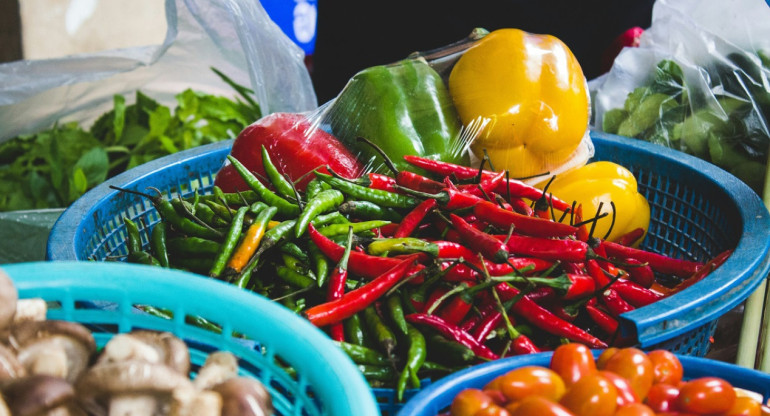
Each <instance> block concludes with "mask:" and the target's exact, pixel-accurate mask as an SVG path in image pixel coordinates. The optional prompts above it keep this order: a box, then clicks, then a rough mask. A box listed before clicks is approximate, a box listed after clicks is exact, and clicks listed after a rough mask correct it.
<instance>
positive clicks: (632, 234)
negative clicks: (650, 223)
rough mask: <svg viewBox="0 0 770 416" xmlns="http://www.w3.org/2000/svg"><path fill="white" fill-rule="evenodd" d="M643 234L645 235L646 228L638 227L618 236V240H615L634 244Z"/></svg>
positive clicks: (622, 243) (630, 244)
mask: <svg viewBox="0 0 770 416" xmlns="http://www.w3.org/2000/svg"><path fill="white" fill-rule="evenodd" d="M643 235H644V228H642V227H637V228H634V229H633V230H631V231H629V232H627V233H625V234H623V235H621V236H620V237H618V238H617V240H615V242H616V243H618V244H621V245H624V246H632V245H634V243H636V241H637V240H639V239H640V238H642V236H643Z"/></svg>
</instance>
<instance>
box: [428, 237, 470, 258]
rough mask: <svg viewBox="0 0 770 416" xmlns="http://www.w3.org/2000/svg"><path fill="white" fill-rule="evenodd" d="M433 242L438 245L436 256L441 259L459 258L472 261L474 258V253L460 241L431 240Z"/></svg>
mask: <svg viewBox="0 0 770 416" xmlns="http://www.w3.org/2000/svg"><path fill="white" fill-rule="evenodd" d="M431 242H432V243H433V244H436V245H437V246H438V257H439V258H443V259H459V258H461V257H462V258H463V259H465V260H469V261H472V260H473V259H475V258H476V253H475V252H474V251H473V250H471V249H469V248H468V247H465V246H464V245H462V244H461V243H457V242H454V241H445V240H431Z"/></svg>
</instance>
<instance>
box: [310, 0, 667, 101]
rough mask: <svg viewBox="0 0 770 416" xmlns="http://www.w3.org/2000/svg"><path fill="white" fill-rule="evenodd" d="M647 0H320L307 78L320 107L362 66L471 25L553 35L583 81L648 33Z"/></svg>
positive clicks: (460, 33)
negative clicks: (610, 49)
mask: <svg viewBox="0 0 770 416" xmlns="http://www.w3.org/2000/svg"><path fill="white" fill-rule="evenodd" d="M652 5H653V1H652V0H636V1H635V0H588V1H568V0H531V1H520V0H507V1H504V0H473V1H455V0H444V1H436V0H411V1H405V0H390V1H387V0H385V1H366V0H363V1H362V0H319V1H318V32H317V35H316V45H315V52H314V54H313V57H312V71H311V74H312V77H313V83H314V86H315V90H316V94H317V95H318V102H319V103H324V102H326V101H328V100H329V99H331V98H334V97H335V96H336V95H337V94H338V93H339V92H340V91H341V89H342V87H343V86H344V85H345V83H346V82H347V80H348V79H350V77H351V76H353V75H354V74H355V73H356V72H358V71H359V70H361V69H364V68H367V67H369V66H373V65H379V64H386V63H390V62H393V61H397V60H399V59H402V58H405V57H406V56H407V55H409V54H410V53H411V52H414V51H426V50H430V49H435V48H438V47H441V46H444V45H447V44H449V43H452V42H455V41H458V40H460V39H462V38H464V37H466V36H467V35H468V34H469V33H470V32H471V30H472V29H473V28H475V27H483V28H485V29H487V30H489V31H492V30H494V29H500V28H518V29H522V30H525V31H528V32H532V33H543V34H551V35H554V36H556V37H558V38H559V39H561V40H562V41H563V42H564V43H566V44H567V46H569V48H570V49H571V50H572V53H573V54H575V56H576V57H577V59H578V61H579V62H580V64H581V66H582V68H583V71H584V73H585V75H586V78H588V79H592V78H595V77H596V76H598V75H600V74H601V71H600V70H599V65H600V61H601V54H602V52H603V51H604V50H605V49H606V48H607V46H609V45H610V44H611V43H612V41H613V40H614V39H615V38H616V37H617V36H618V35H619V34H621V33H623V32H624V31H626V30H627V29H629V28H631V27H634V26H640V27H642V28H647V27H649V25H650V21H651V12H652Z"/></svg>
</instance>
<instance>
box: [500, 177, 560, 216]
mask: <svg viewBox="0 0 770 416" xmlns="http://www.w3.org/2000/svg"><path fill="white" fill-rule="evenodd" d="M497 193H498V194H500V195H509V194H510V195H511V196H517V197H520V198H527V199H530V200H532V201H537V200H538V199H540V198H546V201H545V202H548V200H550V205H553V208H554V209H558V210H559V211H565V210H567V208H570V207H571V206H572V205H571V204H568V203H566V202H564V201H562V200H561V199H559V198H557V197H555V196H553V195H545V194H544V193H543V191H542V190H541V189H539V188H536V187H534V186H532V185H527V184H526V183H524V182H522V181H519V180H516V179H508V180H507V181H502V182H501V183H500V186H499V187H498V188H497Z"/></svg>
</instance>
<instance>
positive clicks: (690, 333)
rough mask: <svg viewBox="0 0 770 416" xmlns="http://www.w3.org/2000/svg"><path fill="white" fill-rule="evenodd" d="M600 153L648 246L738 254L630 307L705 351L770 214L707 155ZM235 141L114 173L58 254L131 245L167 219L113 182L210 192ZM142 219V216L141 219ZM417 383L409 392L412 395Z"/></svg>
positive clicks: (58, 239) (628, 145)
mask: <svg viewBox="0 0 770 416" xmlns="http://www.w3.org/2000/svg"><path fill="white" fill-rule="evenodd" d="M591 137H592V139H593V143H594V145H595V149H596V152H595V157H594V159H593V160H609V161H613V162H616V163H619V164H621V165H623V166H626V167H627V168H629V169H630V170H631V171H632V172H633V173H634V174H635V175H636V177H637V180H638V183H639V190H640V192H641V193H642V194H643V195H645V197H647V199H648V200H649V202H650V209H651V224H650V228H649V232H648V234H647V237H646V238H645V241H644V242H643V244H642V248H644V249H647V250H651V251H654V252H657V253H661V254H666V255H670V256H674V257H677V258H684V259H689V260H697V261H705V260H707V259H709V258H710V257H713V256H714V255H716V254H718V253H720V252H722V251H723V250H725V249H728V248H733V249H734V252H733V254H732V256H731V257H730V258H729V259H728V260H727V261H726V262H725V263H724V264H723V265H722V266H721V267H720V268H719V269H717V270H716V271H715V272H714V273H712V274H710V275H709V276H708V277H707V278H706V279H704V280H702V281H701V282H699V283H697V284H695V285H693V286H691V287H690V288H688V289H686V290H684V291H682V292H681V293H678V294H677V295H675V296H672V297H670V298H667V299H663V300H661V301H659V302H656V303H655V304H652V305H649V306H646V307H643V308H639V309H636V310H634V311H632V312H629V313H627V314H624V315H623V316H622V319H621V320H620V321H621V326H622V329H623V330H624V331H625V332H627V333H635V334H636V335H637V339H638V340H639V346H640V347H641V348H644V349H654V348H663V349H667V350H669V351H673V352H675V353H679V354H683V355H692V356H704V355H706V353H707V352H708V350H709V347H710V345H711V342H710V338H711V336H712V335H713V334H714V330H715V329H716V326H717V322H718V319H719V318H720V317H721V316H722V315H724V314H725V313H726V312H728V311H729V310H731V309H732V308H734V307H735V306H737V305H738V304H739V303H741V302H742V301H743V300H745V299H746V298H747V297H748V296H749V294H751V293H752V292H753V290H754V289H755V288H756V287H757V286H758V285H759V284H760V282H761V281H762V280H763V279H764V278H765V277H766V276H767V273H768V271H770V258H768V256H767V254H768V251H770V215H769V214H768V211H767V209H766V208H765V206H764V204H763V203H762V201H761V199H760V198H759V196H758V195H757V194H756V193H755V192H753V191H752V190H751V189H750V188H749V187H748V186H747V185H746V184H744V183H743V182H741V181H740V180H738V179H737V178H735V177H734V176H732V175H730V174H729V173H727V172H725V171H724V170H722V169H720V168H717V167H716V166H714V165H712V164H710V163H707V162H705V161H703V160H700V159H697V158H695V157H692V156H689V155H687V154H684V153H682V152H678V151H675V150H672V149H667V148H664V147H662V146H658V145H655V144H652V143H647V142H643V141H639V140H633V139H628V138H624V137H620V136H615V135H608V134H604V133H592V135H591ZM231 146H232V141H224V142H219V143H215V144H212V145H207V146H202V147H199V148H195V149H191V150H188V151H184V152H180V153H177V154H174V155H170V156H167V157H164V158H161V159H158V160H155V161H153V162H150V163H147V164H145V165H142V166H139V167H137V168H134V169H132V170H130V171H128V172H126V173H123V174H122V175H119V176H117V177H114V178H112V179H110V180H108V181H107V182H105V183H104V184H102V185H100V186H98V187H96V188H94V189H93V190H91V191H89V192H88V193H86V194H85V195H84V196H83V197H82V198H80V199H79V200H77V201H76V202H75V203H74V204H72V205H71V206H70V207H69V208H68V209H67V210H66V211H65V212H64V213H63V214H62V216H61V217H60V218H59V220H58V221H57V222H56V223H55V224H54V226H53V228H52V230H51V234H50V235H49V240H48V247H47V258H48V259H50V260H86V259H94V260H103V259H106V258H108V257H110V256H121V255H125V254H126V253H127V251H126V247H125V240H126V238H125V229H124V225H123V217H124V216H126V217H129V218H131V219H133V220H135V221H137V222H138V223H140V224H144V225H146V229H145V228H143V229H142V236H143V239H144V241H145V243H146V241H147V230H149V229H151V227H152V226H153V225H154V224H155V223H157V222H158V221H159V217H158V214H157V212H156V211H155V209H154V208H153V206H152V204H150V202H149V201H147V200H146V199H143V198H141V197H137V196H133V195H128V194H125V193H120V192H118V191H115V190H113V189H110V188H109V186H110V185H116V186H119V187H123V188H130V189H136V190H143V189H145V188H147V187H148V186H153V187H156V188H158V189H160V190H161V191H163V192H164V193H165V195H166V197H168V198H172V197H176V195H180V194H181V195H182V196H183V197H187V196H191V195H192V194H193V192H194V191H195V190H196V189H197V190H198V191H199V192H201V193H209V192H210V190H211V188H212V186H213V178H214V176H215V175H216V172H217V171H218V170H219V168H220V167H221V166H222V164H223V163H224V161H225V158H226V156H227V154H228V152H229V150H230V147H231ZM139 220H141V221H139ZM413 393H414V392H409V393H407V397H409V395H410V394H413ZM375 395H376V398H377V401H378V403H379V406H380V410H381V411H382V413H383V414H385V415H388V414H390V415H392V414H395V412H396V411H397V410H398V409H399V408H400V406H401V404H400V403H397V402H396V400H395V394H394V392H393V390H392V389H375Z"/></svg>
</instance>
